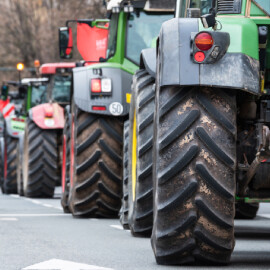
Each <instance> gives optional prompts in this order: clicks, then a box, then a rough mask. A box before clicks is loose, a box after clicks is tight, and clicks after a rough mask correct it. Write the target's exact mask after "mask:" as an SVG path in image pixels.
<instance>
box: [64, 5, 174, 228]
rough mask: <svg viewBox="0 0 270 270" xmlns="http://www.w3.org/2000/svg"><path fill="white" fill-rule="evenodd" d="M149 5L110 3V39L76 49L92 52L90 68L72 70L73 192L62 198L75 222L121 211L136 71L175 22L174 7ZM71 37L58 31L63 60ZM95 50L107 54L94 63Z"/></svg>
mask: <svg viewBox="0 0 270 270" xmlns="http://www.w3.org/2000/svg"><path fill="white" fill-rule="evenodd" d="M150 2H151V1H150ZM150 2H149V1H115V0H113V1H108V3H107V10H108V18H109V19H110V22H109V25H110V26H109V36H108V38H107V39H106V38H102V39H97V38H96V36H94V37H93V38H91V39H90V40H89V43H88V44H87V43H85V42H82V44H81V42H80V41H84V39H83V38H80V37H79V38H78V37H77V38H78V42H77V43H78V46H82V45H83V44H84V45H85V46H84V47H86V51H87V50H88V57H87V58H85V57H84V60H86V64H91V65H89V66H85V67H79V68H75V69H74V70H73V100H72V106H71V121H70V125H69V131H67V134H68V133H69V134H70V140H69V146H68V145H67V148H69V149H70V157H69V158H68V160H67V164H70V170H69V172H68V173H67V174H66V175H67V177H66V179H65V186H67V188H69V190H67V192H66V193H64V198H63V200H62V205H63V207H64V209H67V207H68V208H69V209H70V210H71V212H72V214H73V215H74V216H88V217H116V216H117V215H118V212H119V209H120V207H121V199H122V184H123V183H122V182H123V181H122V179H123V175H122V157H123V153H122V147H123V124H124V120H126V119H127V118H128V113H129V104H128V102H127V101H128V100H129V98H130V93H131V83H132V75H133V74H134V72H135V71H136V70H137V69H138V66H139V62H140V52H141V50H142V49H144V48H150V47H154V46H155V44H156V38H157V36H158V33H159V30H160V26H161V24H162V23H163V22H164V21H166V20H168V19H170V18H172V17H173V8H174V4H173V2H174V1H166V3H165V4H166V7H165V8H164V7H163V8H161V6H159V7H158V8H155V9H153V8H152V7H151V4H150ZM158 2H159V1H158ZM161 2H162V1H161ZM163 4H164V3H163ZM87 24H88V25H87ZM77 25H78V26H79V27H80V28H81V27H84V30H85V29H86V28H87V27H88V30H89V31H90V30H95V28H99V27H100V26H98V25H97V24H94V22H91V21H90V22H87V21H81V20H80V21H78V24H77ZM93 26H94V27H93ZM104 27H105V26H104ZM61 30H62V32H61ZM79 32H80V29H79V31H78V33H79ZM61 37H62V38H61ZM70 37H71V29H70V27H66V28H62V29H60V51H61V55H65V54H67V57H68V58H69V57H70V48H71V47H72V46H71V44H72V42H71V41H70V40H71V38H70ZM89 37H91V35H89ZM61 41H62V42H61ZM80 44H81V45H80ZM94 44H96V45H97V44H100V45H102V46H101V47H103V51H102V53H101V54H100V55H99V56H98V54H95V56H94V57H93V56H92V57H93V58H91V50H90V48H93V47H94V48H95V46H94ZM86 45H87V46H86ZM94 51H95V50H94ZM66 123H68V121H67V122H66ZM66 172H67V170H66ZM125 200H126V201H127V200H128V195H127V194H125ZM125 213H126V209H123V208H122V212H121V215H122V217H123V218H122V221H123V219H124V218H125V221H123V222H125V223H126V222H127V216H126V214H125ZM124 215H125V217H124Z"/></svg>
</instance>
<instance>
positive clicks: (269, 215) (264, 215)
mask: <svg viewBox="0 0 270 270" xmlns="http://www.w3.org/2000/svg"><path fill="white" fill-rule="evenodd" d="M258 216H259V217H264V218H270V214H260V215H258Z"/></svg>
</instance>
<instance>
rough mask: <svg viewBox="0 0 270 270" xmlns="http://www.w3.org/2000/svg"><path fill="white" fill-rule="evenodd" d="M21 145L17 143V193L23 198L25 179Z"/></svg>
mask: <svg viewBox="0 0 270 270" xmlns="http://www.w3.org/2000/svg"><path fill="white" fill-rule="evenodd" d="M20 150H21V149H20V143H19V140H18V143H17V158H16V164H17V192H18V194H19V195H20V196H23V195H24V193H23V177H22V153H21V152H20Z"/></svg>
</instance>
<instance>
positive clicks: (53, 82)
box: [40, 63, 75, 106]
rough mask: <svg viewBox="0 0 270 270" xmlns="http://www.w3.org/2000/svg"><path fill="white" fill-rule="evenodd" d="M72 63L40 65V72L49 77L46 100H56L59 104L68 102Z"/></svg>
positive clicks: (73, 65) (62, 104)
mask: <svg viewBox="0 0 270 270" xmlns="http://www.w3.org/2000/svg"><path fill="white" fill-rule="evenodd" d="M74 67H75V64H74V63H48V64H44V65H42V66H41V67H40V74H41V75H42V76H44V77H47V78H48V79H49V83H48V86H47V93H46V95H45V96H44V98H46V100H47V101H52V102H56V103H58V104H59V105H61V106H65V105H67V104H69V103H70V93H71V81H72V68H74Z"/></svg>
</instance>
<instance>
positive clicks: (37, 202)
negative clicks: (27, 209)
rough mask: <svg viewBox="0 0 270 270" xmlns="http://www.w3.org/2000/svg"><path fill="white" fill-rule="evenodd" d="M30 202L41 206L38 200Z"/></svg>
mask: <svg viewBox="0 0 270 270" xmlns="http://www.w3.org/2000/svg"><path fill="white" fill-rule="evenodd" d="M29 201H30V202H32V203H34V204H42V202H40V201H38V200H29Z"/></svg>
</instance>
